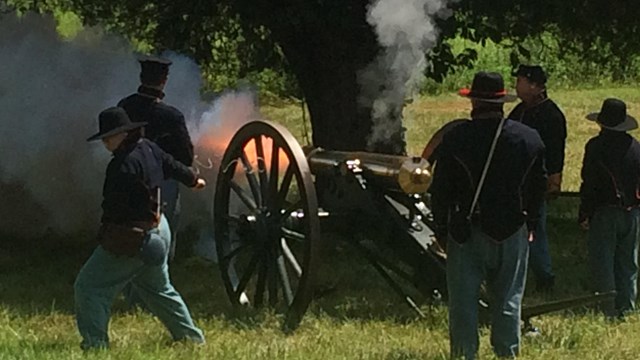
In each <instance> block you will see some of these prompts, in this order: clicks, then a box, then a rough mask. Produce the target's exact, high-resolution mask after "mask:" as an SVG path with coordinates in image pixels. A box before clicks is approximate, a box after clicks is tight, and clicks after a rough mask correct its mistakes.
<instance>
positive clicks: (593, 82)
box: [421, 32, 640, 94]
mask: <svg viewBox="0 0 640 360" xmlns="http://www.w3.org/2000/svg"><path fill="white" fill-rule="evenodd" d="M447 43H448V44H449V45H450V47H451V51H452V54H453V56H456V55H460V54H461V55H466V54H468V52H469V51H474V52H475V53H477V58H476V59H473V60H471V61H469V63H466V64H461V65H454V66H452V67H450V68H449V69H448V72H447V73H446V75H445V76H444V77H443V78H442V80H441V81H437V80H436V79H428V80H426V81H425V83H424V84H423V87H422V89H421V91H422V93H424V94H439V93H444V92H453V91H456V90H457V89H459V88H461V87H464V86H469V84H471V80H472V79H473V75H474V74H475V73H476V72H477V71H480V70H487V71H496V72H499V73H501V74H502V75H503V76H504V77H505V81H506V85H507V86H509V85H510V79H511V72H512V70H513V69H514V66H513V65H512V63H513V61H512V57H513V56H514V54H515V62H516V63H517V64H519V63H523V64H541V65H542V66H543V67H544V68H545V70H546V71H547V73H548V75H549V83H548V86H549V88H551V89H557V88H564V89H572V88H595V87H603V86H612V85H630V84H633V83H636V82H637V81H639V80H640V54H638V55H633V56H630V57H629V58H628V59H625V62H626V65H624V66H626V68H625V70H624V71H622V70H621V69H622V67H623V65H621V62H622V60H621V59H620V58H619V57H618V56H617V55H616V54H615V53H614V52H613V50H612V48H611V46H609V45H607V44H606V43H603V42H602V41H600V42H597V43H595V44H593V45H592V46H591V48H590V49H589V51H591V52H595V53H597V54H598V56H600V57H602V59H601V60H600V61H595V60H592V59H588V58H587V59H585V56H584V52H583V50H581V49H579V48H577V47H576V46H577V45H576V44H573V45H574V46H570V44H568V43H567V40H566V39H563V38H561V37H559V36H557V35H555V34H554V33H553V32H544V33H542V34H540V35H539V36H535V37H529V38H526V39H524V40H523V41H522V42H521V43H518V44H516V43H514V41H512V40H503V41H502V42H500V43H496V42H494V41H492V40H484V41H482V42H474V41H472V40H469V39H465V38H463V37H461V36H458V37H456V38H453V39H450V40H448V41H447ZM482 43H484V45H483V44H482ZM521 53H523V54H524V55H523V54H521ZM525 55H526V56H525Z"/></svg>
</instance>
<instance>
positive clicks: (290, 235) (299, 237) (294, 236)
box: [280, 227, 307, 242]
mask: <svg viewBox="0 0 640 360" xmlns="http://www.w3.org/2000/svg"><path fill="white" fill-rule="evenodd" d="M280 230H281V231H282V235H283V236H284V237H285V238H287V239H291V240H296V241H300V242H304V241H305V240H306V239H307V237H306V236H305V235H304V234H301V233H299V232H297V231H294V230H291V229H287V228H286V227H281V228H280Z"/></svg>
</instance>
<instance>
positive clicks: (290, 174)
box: [274, 164, 293, 209]
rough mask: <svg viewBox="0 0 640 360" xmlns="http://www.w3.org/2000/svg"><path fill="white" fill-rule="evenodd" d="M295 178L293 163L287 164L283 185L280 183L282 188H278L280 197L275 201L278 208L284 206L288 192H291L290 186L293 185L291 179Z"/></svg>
mask: <svg viewBox="0 0 640 360" xmlns="http://www.w3.org/2000/svg"><path fill="white" fill-rule="evenodd" d="M292 179H293V167H292V166H291V164H289V166H287V170H286V171H285V173H284V178H283V179H282V185H280V189H279V190H278V198H277V200H276V201H275V202H274V206H275V208H276V209H279V208H281V207H282V204H284V201H285V199H286V198H287V194H288V193H289V187H290V186H291V180H292Z"/></svg>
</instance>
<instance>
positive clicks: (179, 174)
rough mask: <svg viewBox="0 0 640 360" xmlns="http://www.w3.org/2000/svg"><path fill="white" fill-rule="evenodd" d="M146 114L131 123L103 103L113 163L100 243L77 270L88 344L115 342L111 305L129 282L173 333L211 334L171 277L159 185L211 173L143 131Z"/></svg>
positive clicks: (198, 182) (179, 336)
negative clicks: (198, 170)
mask: <svg viewBox="0 0 640 360" xmlns="http://www.w3.org/2000/svg"><path fill="white" fill-rule="evenodd" d="M144 125H145V123H143V122H135V123H132V122H131V120H130V119H129V117H128V116H127V113H126V112H125V111H124V109H122V108H118V107H113V108H109V109H106V110H104V111H103V112H101V113H100V116H99V128H100V131H99V132H98V133H97V134H95V135H93V136H91V137H90V138H89V139H88V141H93V140H102V142H103V144H104V146H105V147H106V148H107V150H109V151H111V152H112V153H113V159H111V161H110V162H109V165H108V167H107V171H106V176H105V181H104V187H103V201H102V210H103V213H102V225H101V226H100V231H99V234H98V242H99V245H98V247H97V248H96V249H95V251H94V252H93V254H92V255H91V257H90V258H89V260H87V262H86V263H85V264H84V266H83V267H82V269H81V270H80V273H79V274H78V277H77V278H76V281H75V285H74V290H75V311H76V319H77V324H78V329H79V331H80V335H81V336H82V343H81V346H82V348H83V349H91V348H105V347H108V346H109V336H108V331H107V328H108V324H109V317H110V307H111V303H112V301H113V299H114V298H115V296H116V294H118V293H119V292H120V291H121V290H122V289H123V288H124V286H125V285H129V284H130V285H131V286H132V288H133V289H135V291H136V294H137V295H138V297H139V299H140V301H142V303H143V304H144V305H145V307H146V308H148V309H149V310H150V311H151V312H152V313H153V314H155V315H156V316H157V317H158V318H159V319H160V321H162V323H163V324H164V325H165V326H166V327H167V329H168V330H169V332H170V333H171V336H172V337H173V339H174V340H176V341H177V340H191V341H195V342H199V343H201V342H204V337H203V334H202V331H201V330H200V329H198V328H197V327H196V326H195V324H194V323H193V320H192V319H191V315H190V314H189V310H188V309H187V306H186V305H185V303H184V301H183V300H182V297H181V296H180V294H179V293H178V292H177V291H176V290H175V289H174V287H173V285H172V284H171V282H170V279H169V273H168V265H167V256H168V253H169V245H170V241H171V230H170V229H169V226H168V224H167V220H166V218H165V216H164V214H163V213H162V212H161V207H160V204H159V203H160V198H161V196H162V192H161V191H160V186H161V184H162V182H163V181H164V179H165V178H169V177H171V178H174V179H176V180H178V181H180V182H182V183H183V184H185V185H186V186H189V187H192V188H202V187H204V186H205V181H204V180H203V179H201V178H199V177H198V176H197V175H196V174H195V173H194V172H193V171H192V170H191V169H190V168H188V167H187V166H185V165H183V164H181V163H180V162H178V161H176V160H174V159H173V157H172V156H171V155H169V154H167V153H165V152H164V151H163V150H161V149H160V148H159V147H158V146H157V145H156V144H155V143H153V142H151V141H149V140H147V139H143V138H142V137H141V131H140V129H141V127H142V126H144Z"/></svg>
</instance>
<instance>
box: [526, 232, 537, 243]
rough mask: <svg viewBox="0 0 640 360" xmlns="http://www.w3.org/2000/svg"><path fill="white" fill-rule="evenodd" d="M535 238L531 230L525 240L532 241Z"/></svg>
mask: <svg viewBox="0 0 640 360" xmlns="http://www.w3.org/2000/svg"><path fill="white" fill-rule="evenodd" d="M535 239H536V237H535V235H534V234H533V231H529V237H528V238H527V240H528V241H529V242H533V240H535Z"/></svg>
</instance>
